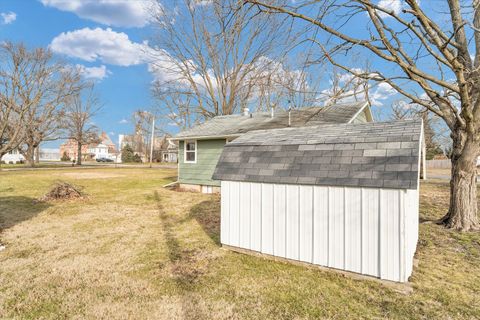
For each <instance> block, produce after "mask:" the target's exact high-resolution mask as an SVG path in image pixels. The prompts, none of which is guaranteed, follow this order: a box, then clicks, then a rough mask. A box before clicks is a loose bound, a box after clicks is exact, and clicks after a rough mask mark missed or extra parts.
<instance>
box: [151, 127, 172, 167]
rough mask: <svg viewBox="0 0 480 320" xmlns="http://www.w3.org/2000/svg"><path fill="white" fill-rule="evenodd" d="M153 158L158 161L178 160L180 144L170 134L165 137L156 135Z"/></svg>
mask: <svg viewBox="0 0 480 320" xmlns="http://www.w3.org/2000/svg"><path fill="white" fill-rule="evenodd" d="M153 149H154V156H153V159H154V161H156V162H175V163H176V162H177V160H178V144H177V143H176V142H175V141H172V136H171V135H169V134H166V135H164V136H163V137H156V138H155V144H154V147H153Z"/></svg>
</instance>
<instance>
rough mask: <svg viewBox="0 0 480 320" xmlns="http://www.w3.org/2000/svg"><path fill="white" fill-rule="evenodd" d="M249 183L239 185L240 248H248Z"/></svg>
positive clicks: (249, 227)
mask: <svg viewBox="0 0 480 320" xmlns="http://www.w3.org/2000/svg"><path fill="white" fill-rule="evenodd" d="M250 188H251V186H250V183H241V184H240V194H239V200H240V211H239V229H240V232H239V233H240V237H239V245H240V247H242V248H250V247H251V245H250V230H251V225H250V211H251V208H250V201H251V194H250Z"/></svg>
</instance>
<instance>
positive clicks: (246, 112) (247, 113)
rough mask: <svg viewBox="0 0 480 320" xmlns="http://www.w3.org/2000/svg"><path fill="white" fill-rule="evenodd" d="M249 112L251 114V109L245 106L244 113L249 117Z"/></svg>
mask: <svg viewBox="0 0 480 320" xmlns="http://www.w3.org/2000/svg"><path fill="white" fill-rule="evenodd" d="M249 114H250V110H249V109H248V108H243V115H244V116H245V117H248V115H249Z"/></svg>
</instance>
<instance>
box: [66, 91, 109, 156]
mask: <svg viewBox="0 0 480 320" xmlns="http://www.w3.org/2000/svg"><path fill="white" fill-rule="evenodd" d="M101 108H102V105H101V103H100V100H99V98H98V96H97V95H96V93H95V88H94V85H93V84H87V85H85V86H84V87H83V88H82V90H81V92H79V93H77V94H75V95H73V96H71V98H70V99H69V100H68V102H67V103H66V105H65V111H64V114H63V117H62V119H63V122H62V127H63V128H64V130H65V131H66V132H67V136H68V138H69V139H72V140H75V141H76V143H77V164H78V165H81V164H82V146H83V145H87V144H90V143H98V142H99V134H98V128H97V126H96V125H95V124H94V123H93V117H94V116H95V115H97V114H98V112H99V111H100V110H101Z"/></svg>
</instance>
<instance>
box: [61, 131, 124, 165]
mask: <svg viewBox="0 0 480 320" xmlns="http://www.w3.org/2000/svg"><path fill="white" fill-rule="evenodd" d="M98 141H99V142H98V143H90V144H85V145H82V157H83V160H95V159H99V158H110V159H114V158H115V157H116V156H117V154H118V151H117V148H116V146H115V144H114V143H113V142H112V140H111V139H110V137H109V136H108V135H107V134H106V133H105V132H102V133H101V134H100V136H99V137H98ZM64 153H66V155H67V156H68V157H70V159H77V153H78V144H77V141H76V140H74V139H68V140H67V141H66V142H65V143H63V144H62V145H60V156H63V154H64Z"/></svg>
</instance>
